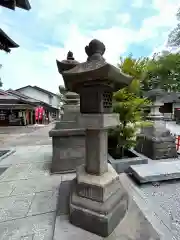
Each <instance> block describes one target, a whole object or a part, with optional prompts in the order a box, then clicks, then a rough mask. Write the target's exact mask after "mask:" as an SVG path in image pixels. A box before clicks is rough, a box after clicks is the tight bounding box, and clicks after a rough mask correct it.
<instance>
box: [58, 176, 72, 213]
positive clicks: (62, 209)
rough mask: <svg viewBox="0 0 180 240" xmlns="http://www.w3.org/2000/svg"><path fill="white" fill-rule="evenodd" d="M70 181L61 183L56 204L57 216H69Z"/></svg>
mask: <svg viewBox="0 0 180 240" xmlns="http://www.w3.org/2000/svg"><path fill="white" fill-rule="evenodd" d="M71 186H72V181H71V180H69V181H64V182H62V183H61V185H60V188H59V196H58V204H57V215H58V216H59V215H67V214H69V197H70V190H71Z"/></svg>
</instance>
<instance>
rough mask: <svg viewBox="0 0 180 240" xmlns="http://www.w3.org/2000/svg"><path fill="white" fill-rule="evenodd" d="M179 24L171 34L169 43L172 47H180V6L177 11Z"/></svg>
mask: <svg viewBox="0 0 180 240" xmlns="http://www.w3.org/2000/svg"><path fill="white" fill-rule="evenodd" d="M177 20H178V24H177V26H176V27H175V28H174V29H173V30H172V32H171V33H170V34H169V39H168V44H169V46H172V47H179V46H180V8H179V10H178V12H177Z"/></svg>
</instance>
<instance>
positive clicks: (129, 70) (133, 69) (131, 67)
mask: <svg viewBox="0 0 180 240" xmlns="http://www.w3.org/2000/svg"><path fill="white" fill-rule="evenodd" d="M148 63H149V58H146V57H143V58H138V59H136V58H134V57H133V55H132V54H130V55H129V56H128V57H125V58H120V63H119V64H118V67H119V68H120V70H121V71H122V72H123V73H125V74H128V75H130V76H132V77H134V80H133V81H132V83H131V85H130V86H129V87H128V89H129V90H130V92H134V93H136V94H137V95H142V90H144V86H145V83H143V82H144V79H145V73H146V71H147V65H148ZM146 81H147V79H146Z"/></svg>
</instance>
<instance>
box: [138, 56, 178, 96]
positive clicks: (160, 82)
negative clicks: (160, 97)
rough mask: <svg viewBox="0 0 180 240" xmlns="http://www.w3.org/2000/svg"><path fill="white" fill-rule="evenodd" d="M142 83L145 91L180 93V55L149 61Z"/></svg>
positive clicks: (155, 58)
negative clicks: (156, 90) (155, 90)
mask: <svg viewBox="0 0 180 240" xmlns="http://www.w3.org/2000/svg"><path fill="white" fill-rule="evenodd" d="M142 82H143V84H144V87H143V88H144V89H145V90H146V89H147V90H149V89H154V88H162V89H164V90H165V91H168V92H170V91H174V92H178V91H180V54H179V53H176V54H173V53H169V54H168V53H167V54H163V55H160V56H155V57H154V58H153V59H151V60H149V62H148V64H147V69H146V72H145V74H144V80H143V81H142Z"/></svg>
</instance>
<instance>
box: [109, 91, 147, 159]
mask: <svg viewBox="0 0 180 240" xmlns="http://www.w3.org/2000/svg"><path fill="white" fill-rule="evenodd" d="M113 100H114V101H113V111H114V112H115V113H118V114H119V120H120V124H119V125H118V126H117V127H116V128H115V129H110V130H109V138H108V147H109V152H110V154H112V155H113V154H118V155H119V156H121V157H124V153H125V151H126V150H127V149H129V148H131V147H133V146H134V144H135V139H136V133H137V130H138V129H139V128H140V127H141V126H142V125H144V124H145V122H144V120H143V109H144V107H145V106H147V105H149V104H150V102H149V100H147V99H146V98H140V97H137V95H136V94H135V93H133V92H130V91H129V89H128V88H124V89H121V90H119V91H117V92H115V93H114V95H113Z"/></svg>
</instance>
